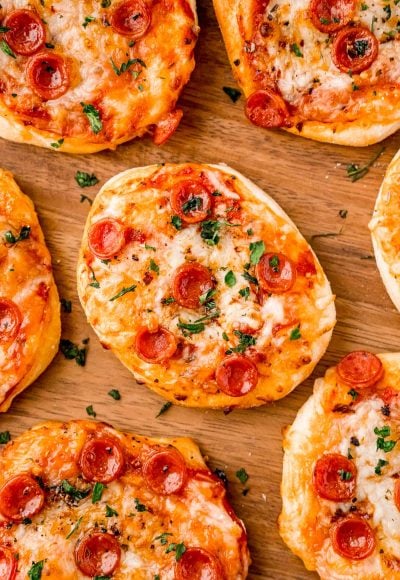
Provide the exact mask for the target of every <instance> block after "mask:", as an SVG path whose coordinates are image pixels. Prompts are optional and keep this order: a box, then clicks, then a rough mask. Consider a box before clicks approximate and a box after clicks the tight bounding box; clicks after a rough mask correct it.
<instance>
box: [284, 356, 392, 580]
mask: <svg viewBox="0 0 400 580" xmlns="http://www.w3.org/2000/svg"><path fill="white" fill-rule="evenodd" d="M377 356H378V357H379V359H380V360H381V362H382V364H383V369H384V375H383V378H382V379H381V380H380V381H379V382H378V383H377V384H376V385H374V386H373V387H371V388H370V389H369V391H368V390H367V393H363V390H362V389H361V388H359V389H358V391H359V396H358V397H356V399H355V400H354V399H353V397H352V396H351V393H349V389H350V387H349V386H348V385H345V384H343V383H341V382H340V380H338V376H337V373H336V367H332V368H330V369H328V370H327V372H326V374H325V376H324V377H323V378H319V379H317V380H316V381H315V384H314V391H313V395H312V396H311V397H310V398H309V399H308V400H307V401H306V403H305V404H304V405H303V406H302V407H301V409H300V410H299V412H298V413H297V416H296V418H295V420H294V422H293V424H292V425H291V426H290V427H288V428H287V429H286V430H285V432H284V441H283V449H284V459H283V470H282V483H281V495H282V512H281V515H280V517H279V531H280V534H281V536H282V538H283V540H284V542H285V543H286V544H287V545H288V546H289V548H290V549H291V550H292V552H293V553H294V554H296V556H298V557H299V558H301V559H302V560H303V562H304V564H305V566H306V568H307V569H308V570H316V571H317V572H318V574H319V575H320V577H321V578H322V579H323V580H359V579H360V578H362V579H363V580H385V579H387V578H390V579H391V580H398V579H399V578H400V566H399V553H400V552H399V550H400V534H399V522H400V512H399V511H398V509H397V508H396V506H395V504H394V501H393V488H394V484H395V481H396V477H397V476H396V473H398V470H399V469H400V453H399V452H400V448H399V449H398V448H397V445H396V446H395V447H394V450H393V451H391V452H390V453H387V454H386V453H384V452H383V451H378V449H377V446H376V445H377V444H376V442H377V435H376V434H375V433H374V428H381V427H382V426H383V425H390V426H391V436H390V437H389V439H391V438H393V439H396V440H397V438H398V425H399V410H398V396H399V392H400V382H399V377H400V354H399V353H385V354H379V355H377ZM355 389H357V386H355ZM389 392H390V396H391V397H392V400H393V401H394V402H393V405H392V406H391V411H390V412H389V416H388V415H387V413H385V412H383V410H384V409H383V408H384V406H385V404H386V403H387V400H388V399H387V397H388V396H389ZM352 437H355V438H357V439H358V441H359V443H358V446H356V447H355V446H354V445H353V443H352V441H351V440H350V439H351V438H352ZM324 453H340V454H341V455H344V456H346V457H347V456H348V453H350V454H351V456H352V458H353V459H354V460H355V463H356V465H357V472H358V476H357V477H358V479H357V488H356V492H355V493H356V495H357V502H356V503H353V502H351V501H348V502H334V501H329V500H325V499H320V498H318V497H317V495H316V493H315V491H314V488H313V483H312V479H313V469H314V465H315V462H316V460H317V459H319V458H320V457H321V456H322V455H323V454H324ZM382 456H383V458H384V459H385V460H387V467H386V465H385V463H383V465H384V467H385V469H384V468H382V473H381V475H375V473H376V472H375V471H374V470H375V467H376V465H377V464H378V460H379V459H382ZM393 474H394V475H393ZM354 506H356V511H355V512H354V513H356V514H357V511H358V510H359V513H360V514H361V515H363V514H365V517H366V518H367V520H369V522H370V525H371V526H372V528H373V529H374V534H375V538H376V548H375V550H374V551H373V552H372V554H371V555H370V556H368V557H367V558H365V559H362V560H350V559H347V558H344V557H342V556H340V555H338V554H337V553H336V552H335V551H334V550H333V547H332V542H331V539H330V536H329V528H330V526H331V525H332V523H333V522H334V521H335V518H336V519H337V518H338V517H339V516H340V514H341V510H342V512H343V513H344V514H346V515H347V514H348V513H353V511H352V510H353V508H354ZM338 514H339V515H338Z"/></svg>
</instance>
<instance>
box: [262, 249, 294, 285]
mask: <svg viewBox="0 0 400 580" xmlns="http://www.w3.org/2000/svg"><path fill="white" fill-rule="evenodd" d="M256 277H257V280H258V283H259V284H260V286H261V288H262V289H263V290H266V291H267V292H270V293H272V294H282V293H284V292H288V291H289V290H290V289H291V288H292V286H293V284H294V283H295V281H296V268H295V266H294V264H293V262H292V261H291V260H290V259H289V258H288V257H287V256H284V255H283V254H264V255H263V256H262V258H261V259H260V261H259V262H258V264H257V266H256Z"/></svg>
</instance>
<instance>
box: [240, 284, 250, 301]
mask: <svg viewBox="0 0 400 580" xmlns="http://www.w3.org/2000/svg"><path fill="white" fill-rule="evenodd" d="M239 295H240V296H241V297H242V298H244V299H245V300H247V299H248V298H249V296H250V287H249V286H246V288H241V289H240V290H239Z"/></svg>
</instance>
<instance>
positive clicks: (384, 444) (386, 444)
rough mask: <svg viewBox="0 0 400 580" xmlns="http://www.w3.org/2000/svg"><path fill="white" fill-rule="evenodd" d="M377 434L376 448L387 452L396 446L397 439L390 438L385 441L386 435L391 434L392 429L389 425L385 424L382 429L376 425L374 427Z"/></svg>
mask: <svg viewBox="0 0 400 580" xmlns="http://www.w3.org/2000/svg"><path fill="white" fill-rule="evenodd" d="M374 433H375V435H378V438H377V440H376V450H377V451H378V449H382V451H384V452H385V453H389V452H390V451H392V449H393V448H394V446H395V445H396V443H397V441H393V440H392V439H388V440H386V441H385V439H386V437H389V436H390V433H391V430H390V427H389V426H388V425H384V426H383V427H381V428H380V429H379V428H378V427H375V429H374Z"/></svg>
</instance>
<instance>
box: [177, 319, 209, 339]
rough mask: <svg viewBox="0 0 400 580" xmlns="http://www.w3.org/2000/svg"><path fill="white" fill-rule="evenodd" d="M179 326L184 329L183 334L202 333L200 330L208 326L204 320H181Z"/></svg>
mask: <svg viewBox="0 0 400 580" xmlns="http://www.w3.org/2000/svg"><path fill="white" fill-rule="evenodd" d="M177 326H178V328H180V329H181V330H182V334H183V336H189V335H190V334H200V332H203V330H204V329H205V327H206V326H205V324H204V322H182V321H181V320H180V321H179V322H178V324H177Z"/></svg>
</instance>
